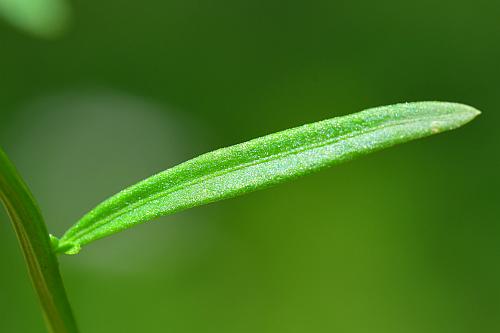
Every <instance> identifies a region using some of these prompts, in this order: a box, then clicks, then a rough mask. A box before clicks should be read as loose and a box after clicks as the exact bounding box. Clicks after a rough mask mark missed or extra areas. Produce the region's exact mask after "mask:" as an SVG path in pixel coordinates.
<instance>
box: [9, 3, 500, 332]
mask: <svg viewBox="0 0 500 333" xmlns="http://www.w3.org/2000/svg"><path fill="white" fill-rule="evenodd" d="M71 7H72V12H73V15H72V17H73V20H72V21H71V23H70V25H69V28H68V30H67V32H66V33H64V34H62V35H60V36H59V37H58V38H52V39H43V38H37V37H34V36H33V35H32V34H29V33H25V32H23V31H21V30H19V29H16V28H15V27H14V26H11V25H10V24H9V23H8V22H7V21H6V20H2V21H1V22H0V144H1V146H2V147H3V148H4V149H5V151H6V152H7V153H8V154H9V155H10V157H11V158H12V160H13V161H14V162H15V163H16V164H17V166H18V168H19V170H20V171H21V173H22V174H23V175H24V176H25V178H26V181H27V182H28V184H29V185H30V186H31V188H32V191H33V192H34V194H35V195H36V197H37V198H38V200H39V203H40V206H41V208H42V211H43V213H44V216H45V217H46V220H47V224H48V227H49V230H50V231H51V232H53V233H55V234H56V235H61V233H62V232H63V231H65V230H66V229H67V228H68V227H69V226H70V225H72V224H73V223H74V222H75V221H76V220H77V219H78V218H79V217H80V216H82V215H83V214H84V213H85V212H87V211H88V210H90V209H91V208H93V207H94V205H96V204H97V203H98V202H100V201H101V200H103V199H104V198H106V197H107V196H109V195H111V194H113V193H115V192H116V191H118V190H120V189H122V188H123V187H125V186H127V185H130V184H133V183H135V182H136V181H138V180H140V179H142V178H145V177H147V176H149V175H152V174H153V173H156V172H158V171H161V170H163V169H166V168H168V167H170V166H173V165H175V164H177V163H179V162H182V161H184V160H186V159H188V158H190V157H194V156H196V155H198V154H200V153H203V152H206V151H209V150H212V149H215V148H219V147H222V146H227V145H231V144H234V143H238V142H241V141H245V140H248V139H250V138H253V137H257V136H261V135H264V134H268V133H271V132H274V131H277V130H281V129H285V128H288V127H293V126H297V125H301V124H303V123H308V122H313V121H317V120H321V119H325V118H331V117H334V116H338V115H343V114H347V113H352V112H356V111H359V110H361V109H364V108H367V107H372V106H378V105H384V104H391V103H396V102H405V101H418V100H445V101H455V102H462V103H466V104H470V105H473V106H475V107H476V108H478V109H480V110H482V111H483V114H482V115H481V117H479V118H478V119H476V120H475V121H474V122H473V123H471V124H470V125H467V126H466V127H464V128H461V129H459V130H457V131H453V132H450V133H446V134H443V135H440V136H437V137H432V138H429V139H424V140H421V141H418V142H413V143H410V144H407V145H403V146H399V147H396V148H393V149H390V150H387V151H384V152H381V153H378V154H375V155H371V156H369V157H366V158H363V159H361V160H357V161H354V162H351V163H348V164H344V165H341V166H339V167H336V168H332V169H329V170H326V171H323V172H321V173H318V174H315V175H312V176H309V177H306V178H302V179H300V180H298V181H295V182H292V183H289V184H285V185H282V186H279V187H275V188H272V189H269V190H265V191H261V192H256V193H253V194H250V195H247V196H244V197H240V198H237V199H233V200H229V201H224V202H220V203H216V204H211V205H208V206H204V207H200V208H196V209H193V210H191V211H187V212H184V213H180V214H177V215H174V216H170V217H166V218H162V219H160V220H161V221H156V222H153V223H150V224H149V223H148V224H145V225H142V226H139V227H137V228H134V229H132V230H129V231H127V232H124V233H120V234H118V235H115V236H113V237H110V238H108V239H106V240H102V241H98V242H96V243H94V244H93V245H91V246H88V247H87V248H85V249H84V250H83V251H82V253H81V254H79V255H77V256H63V257H61V269H62V273H63V277H64V279H65V282H66V287H67V290H68V294H69V297H70V299H71V302H72V305H73V308H74V311H75V313H76V316H77V320H78V322H79V325H80V327H81V330H82V332H94V333H99V332H189V333H191V332H206V333H209V332H214V333H215V332H217V333H223V332H252V333H254V332H287V333H295V332H297V333H299V332H300V333H302V332H353V333H354V332H356V333H357V332H371V333H373V332H383V333H396V332H398V333H399V332H405V333H412V332H415V333H417V332H418V333H420V332H426V333H433V332H436V333H438V332H439V333H443V332H453V333H461V332H481V333H486V332H500V284H499V281H500V264H499V261H498V258H499V255H500V219H499V217H498V216H499V202H500V200H499V199H500V196H499V194H498V192H499V186H500V177H499V175H498V172H499V171H500V168H499V167H500V163H499V162H500V157H499V152H500V151H499V147H498V146H499V145H498V144H499V142H500V131H499V129H498V124H499V121H500V113H499V110H500V65H499V59H500V20H499V17H500V2H498V1H491V0H476V1H455V2H436V1H429V0H421V1H411V2H409V1H396V0H386V1H384V0H383V1H331V0H323V1H316V0H315V1H277V0H266V1H258V0H251V1H250V0H248V1H247V0H245V1H241V0H240V1H221V0H215V1H196V0H167V1H154V0H144V1H141V2H132V1H126V2H123V1H118V0H104V1H96V0H85V1H82V0H77V1H71ZM0 267H1V268H0V270H1V273H0V332H44V326H43V320H42V316H41V313H40V311H39V308H38V304H37V300H36V298H35V294H34V291H33V288H32V287H31V285H30V281H29V278H28V275H27V272H26V268H25V264H24V262H23V259H22V255H21V252H20V249H19V247H18V244H17V240H16V238H15V235H14V233H13V230H12V227H11V225H10V222H9V221H8V219H7V217H6V215H5V213H4V212H3V210H2V211H0Z"/></svg>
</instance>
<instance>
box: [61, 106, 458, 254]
mask: <svg viewBox="0 0 500 333" xmlns="http://www.w3.org/2000/svg"><path fill="white" fill-rule="evenodd" d="M447 117H449V114H445V115H440V116H424V117H419V118H416V119H410V120H404V121H394V122H392V121H391V122H390V123H389V124H385V125H382V126H378V127H375V128H373V129H367V130H359V131H354V132H352V133H349V134H346V135H343V136H339V137H334V138H331V139H327V140H325V141H322V142H318V143H314V144H310V145H306V146H304V147H297V148H293V149H290V150H288V151H285V152H282V153H277V154H273V155H270V156H267V157H263V158H259V159H256V160H254V161H251V162H247V163H243V164H240V165H237V166H234V167H230V168H227V169H223V170H220V171H217V172H214V173H211V174H208V175H205V176H201V177H197V178H195V179H194V180H192V181H188V182H183V183H180V184H178V185H176V186H173V187H171V188H169V189H167V190H165V191H161V192H158V193H156V194H155V195H153V196H150V197H147V198H144V199H142V200H139V201H137V202H135V203H133V204H131V205H129V206H127V207H126V208H124V209H123V210H120V211H118V212H116V213H113V214H111V215H109V216H108V217H106V218H105V219H103V220H102V221H101V222H98V223H96V225H94V226H92V227H90V228H88V229H86V230H83V231H82V232H77V233H76V234H75V235H73V236H71V237H69V238H68V239H64V236H63V237H62V238H61V242H62V243H74V242H75V241H76V240H77V239H78V238H82V237H84V236H86V235H88V234H89V233H91V232H93V231H94V230H96V229H99V228H100V227H101V226H103V225H105V224H107V223H108V222H110V221H112V220H115V219H116V218H118V217H120V216H122V215H125V214H126V213H128V212H130V211H133V210H134V209H136V208H138V207H140V206H145V205H146V204H147V203H148V202H152V201H154V200H157V199H158V198H161V197H163V196H167V195H169V194H172V193H175V192H177V191H178V190H180V189H181V188H183V187H189V186H192V185H196V184H199V183H201V182H203V181H205V180H209V179H213V178H217V177H220V176H223V175H225V174H229V173H231V172H234V171H237V170H240V169H244V168H247V167H251V166H254V165H258V164H262V163H266V162H269V161H272V160H277V159H280V158H282V157H286V156H290V155H295V154H300V153H302V152H304V151H307V150H311V149H315V148H319V147H323V146H328V145H331V144H333V143H337V142H339V141H342V140H345V139H352V138H355V137H357V136H362V135H364V134H368V133H372V132H375V131H378V130H383V129H385V128H389V127H396V126H401V125H405V124H408V123H418V122H422V121H425V120H428V119H440V118H447ZM77 244H79V245H83V244H85V243H77Z"/></svg>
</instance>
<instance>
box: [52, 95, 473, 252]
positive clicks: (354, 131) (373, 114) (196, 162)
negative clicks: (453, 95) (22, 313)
mask: <svg viewBox="0 0 500 333" xmlns="http://www.w3.org/2000/svg"><path fill="white" fill-rule="evenodd" d="M478 114H479V111H477V110H476V109H474V108H472V107H470V106H466V105H462V104H455V103H444V102H419V103H407V104H397V105H391V106H384V107H379V108H373V109H369V110H365V111H362V112H359V113H356V114H352V115H348V116H344V117H338V118H333V119H328V120H324V121H320V122H317V123H313V124H308V125H304V126H300V127H297V128H292V129H288V130H285V131H282V132H278V133H275V134H271V135H267V136H264V137H261V138H258V139H254V140H251V141H248V142H245V143H241V144H238V145H235V146H231V147H227V148H223V149H219V150H216V151H213V152H210V153H207V154H204V155H201V156H199V157H196V158H194V159H192V160H189V161H187V162H184V163H182V164H180V165H178V166H176V167H173V168H171V169H168V170H166V171H163V172H161V173H159V174H157V175H154V176H152V177H150V178H148V179H146V180H144V181H142V182H140V183H138V184H136V185H133V186H131V187H129V188H127V189H125V190H123V191H122V192H120V193H118V194H116V195H115V196H113V197H111V198H109V199H108V200H106V201H104V202H103V203H101V204H100V205H98V206H97V207H96V208H95V209H94V210H92V211H91V212H89V213H88V214H87V215H85V216H84V217H83V218H82V219H81V220H80V221H78V222H77V223H76V224H75V225H74V226H73V227H72V228H70V229H69V230H68V231H67V232H66V234H64V236H63V237H62V238H61V239H60V240H58V239H57V238H55V237H53V246H54V249H55V251H56V252H65V253H67V254H74V253H77V252H78V251H79V250H80V247H81V246H82V245H85V244H87V243H90V242H92V241H94V240H96V239H99V238H102V237H105V236H108V235H111V234H114V233H116V232H119V231H121V230H124V229H127V228H130V227H132V226H134V225H136V224H139V223H142V222H145V221H149V220H152V219H154V218H156V217H158V216H161V215H168V214H172V213H175V212H178V211H181V210H184V209H187V208H190V207H194V206H199V205H202V204H206V203H209V202H213V201H217V200H221V199H225V198H229V197H234V196H237V195H240V194H243V193H247V192H250V191H255V190H257V189H261V188H264V187H267V186H270V185H274V184H278V183H281V182H284V181H287V180H290V179H293V178H296V177H298V176H301V175H304V174H307V173H310V172H313V171H316V170H319V169H322V168H325V167H328V166H331V165H335V164H338V163H341V162H344V161H347V160H351V159H353V158H355V157H358V156H362V155H365V154H367V153H371V152H373V151H377V150H380V149H383V148H387V147H390V146H393V145H395V144H398V143H403V142H407V141H410V140H413V139H417V138H421V137H425V136H429V135H432V134H437V133H440V132H444V131H448V130H451V129H454V128H457V127H459V126H461V125H463V124H465V123H467V122H469V121H470V120H472V119H473V118H474V117H476V116H477V115H478Z"/></svg>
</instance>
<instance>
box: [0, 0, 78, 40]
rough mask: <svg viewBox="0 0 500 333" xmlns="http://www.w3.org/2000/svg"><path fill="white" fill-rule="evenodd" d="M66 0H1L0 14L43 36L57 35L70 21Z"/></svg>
mask: <svg viewBox="0 0 500 333" xmlns="http://www.w3.org/2000/svg"><path fill="white" fill-rule="evenodd" d="M70 13H71V11H70V8H69V6H68V3H67V1H66V0H0V15H2V16H3V17H4V18H5V19H6V20H7V21H9V22H10V23H11V24H13V25H15V26H16V27H18V28H20V29H23V30H25V31H27V32H29V33H32V34H34V35H37V36H41V37H49V38H52V37H56V36H59V35H60V34H61V33H63V32H64V31H65V30H66V28H67V26H68V23H69V21H70V16H71V15H70Z"/></svg>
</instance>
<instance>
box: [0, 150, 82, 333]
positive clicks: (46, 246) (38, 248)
mask: <svg viewBox="0 0 500 333" xmlns="http://www.w3.org/2000/svg"><path fill="white" fill-rule="evenodd" d="M0 201H1V202H2V203H3V204H4V206H5V208H6V210H7V213H8V214H9V217H10V219H11V220H12V225H13V226H14V231H15V232H16V235H17V238H18V240H19V243H20V245H21V249H22V251H23V255H24V258H25V260H26V264H27V266H28V272H29V274H30V277H31V281H32V282H33V286H34V287H35V291H36V292H37V295H38V299H39V300H40V304H41V305H42V309H43V313H44V317H45V322H46V325H47V328H48V330H49V332H52V333H77V332H78V329H77V327H76V322H75V319H74V317H73V313H72V311H71V307H70V305H69V302H68V299H67V296H66V291H65V290H64V286H63V282H62V279H61V275H60V274H59V263H58V262H57V258H56V256H55V255H54V253H53V251H52V246H51V244H50V241H49V234H48V232H47V228H46V226H45V222H44V220H43V218H42V214H41V213H40V210H39V208H38V205H37V203H36V202H35V199H34V198H33V196H32V195H31V192H30V191H29V189H28V186H27V185H26V184H25V183H24V181H23V180H22V178H21V176H20V175H19V173H18V172H17V170H16V169H15V167H14V165H13V164H12V163H11V162H10V160H9V159H8V158H7V155H5V153H4V152H3V151H2V149H0ZM5 269H8V268H7V267H5Z"/></svg>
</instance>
